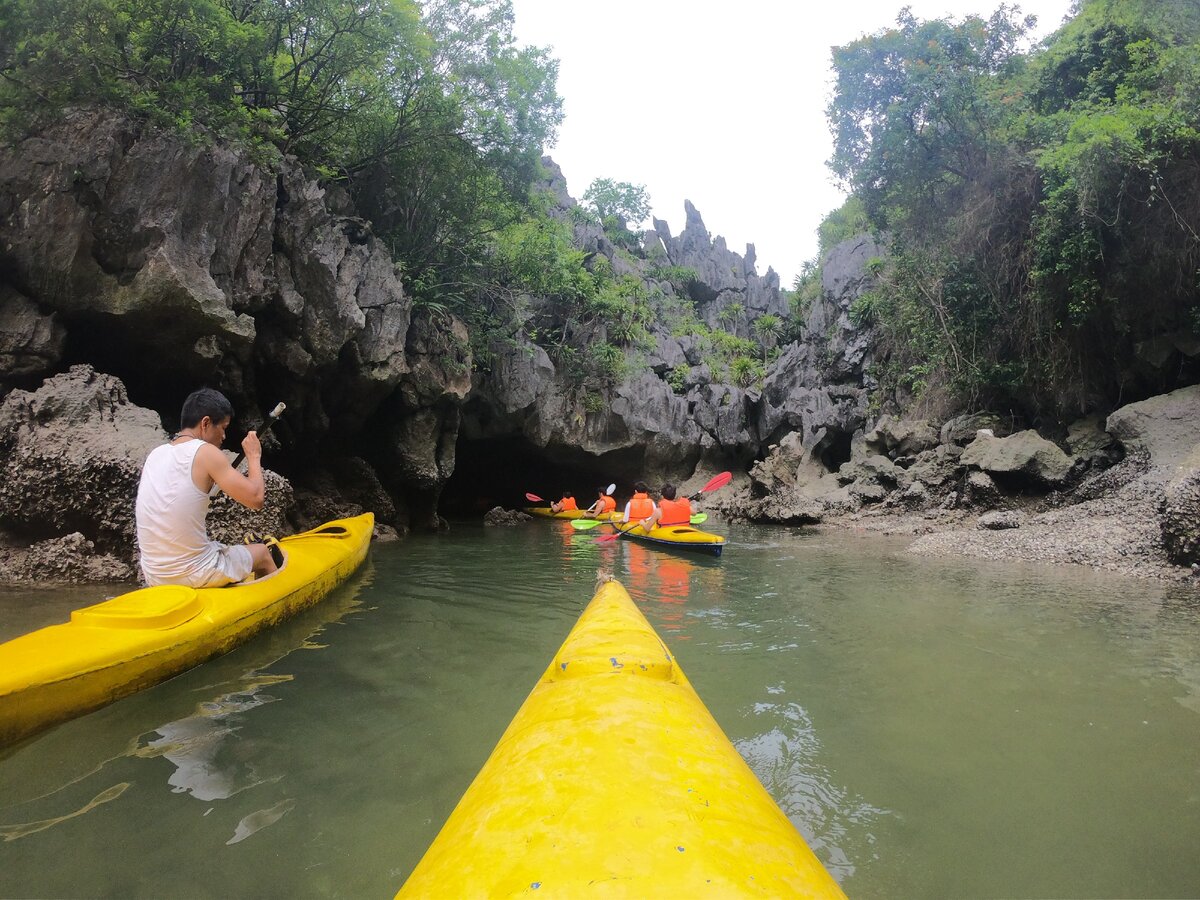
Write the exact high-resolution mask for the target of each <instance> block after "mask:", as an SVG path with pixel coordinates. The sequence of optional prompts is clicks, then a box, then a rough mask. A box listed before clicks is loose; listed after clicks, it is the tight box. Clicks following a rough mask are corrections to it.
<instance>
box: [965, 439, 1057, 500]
mask: <svg viewBox="0 0 1200 900" xmlns="http://www.w3.org/2000/svg"><path fill="white" fill-rule="evenodd" d="M959 462H960V463H961V464H962V465H964V466H974V467H975V468H977V469H982V470H983V471H985V472H988V473H990V474H993V475H994V474H1001V475H1021V476H1026V477H1029V478H1033V479H1034V480H1036V481H1038V482H1041V483H1042V484H1046V485H1051V486H1053V485H1058V484H1062V483H1063V482H1064V481H1066V479H1067V476H1068V475H1069V474H1070V472H1071V467H1072V465H1073V463H1072V460H1071V458H1070V457H1069V456H1067V454H1065V453H1063V452H1062V450H1060V449H1059V447H1058V445H1057V444H1053V443H1051V442H1050V441H1048V440H1046V439H1045V438H1043V437H1042V436H1041V435H1039V434H1038V433H1037V432H1036V431H1033V430H1032V429H1031V430H1028V431H1020V432H1017V433H1016V434H1014V435H1010V436H1008V437H1003V438H998V437H988V436H986V435H981V436H979V437H977V438H975V440H973V441H972V442H971V443H970V444H968V445H967V447H966V448H965V449H964V450H963V454H962V456H961V457H959Z"/></svg>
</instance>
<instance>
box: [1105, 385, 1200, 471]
mask: <svg viewBox="0 0 1200 900" xmlns="http://www.w3.org/2000/svg"><path fill="white" fill-rule="evenodd" d="M1104 427H1105V429H1106V430H1107V431H1108V432H1109V433H1110V434H1111V435H1112V436H1113V437H1115V438H1116V439H1117V440H1118V441H1120V442H1121V445H1122V446H1123V447H1124V448H1125V450H1126V452H1133V451H1145V452H1147V453H1149V454H1150V459H1151V464H1152V465H1154V466H1163V467H1172V466H1176V465H1178V464H1179V463H1180V462H1181V461H1182V460H1183V459H1184V457H1186V456H1187V455H1188V453H1190V452H1191V450H1192V448H1193V447H1195V446H1196V444H1198V443H1200V385H1192V386H1191V387H1185V388H1180V389H1179V390H1177V391H1172V392H1171V393H1169V394H1160V395H1158V396H1157V397H1150V398H1149V399H1147V400H1142V401H1140V402H1138V403H1130V404H1129V405H1128V406H1122V407H1121V408H1120V409H1118V410H1116V411H1115V412H1113V413H1112V414H1111V415H1110V416H1109V417H1108V420H1107V422H1105V425H1104Z"/></svg>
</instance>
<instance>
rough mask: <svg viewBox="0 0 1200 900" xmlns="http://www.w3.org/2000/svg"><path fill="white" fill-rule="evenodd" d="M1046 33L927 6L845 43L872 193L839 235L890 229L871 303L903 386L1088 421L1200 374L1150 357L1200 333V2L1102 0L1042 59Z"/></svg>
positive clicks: (845, 98)
mask: <svg viewBox="0 0 1200 900" xmlns="http://www.w3.org/2000/svg"><path fill="white" fill-rule="evenodd" d="M1030 24H1031V23H1030V21H1029V20H1028V19H1023V18H1021V17H1020V16H1019V15H1018V14H1017V12H1016V10H1015V8H1010V7H1006V6H1001V7H1000V8H999V10H997V12H996V13H994V14H993V15H992V16H991V17H990V18H988V19H986V20H985V19H982V18H979V17H967V18H965V19H963V20H962V21H960V22H952V21H948V20H932V21H927V22H922V21H918V20H916V19H915V18H914V17H913V16H912V15H911V14H910V13H909V12H908V11H907V10H906V11H904V12H902V13H901V15H900V17H899V18H898V20H897V27H895V28H893V29H888V30H886V31H884V32H880V33H878V34H875V35H870V36H866V37H863V38H861V39H860V40H858V41H855V42H853V43H851V44H849V45H847V46H845V47H841V48H838V49H836V50H835V52H834V65H835V70H836V85H835V90H834V95H833V99H832V101H831V103H830V106H829V117H830V123H831V127H832V128H833V132H834V137H835V150H834V155H833V157H832V159H831V161H830V166H831V168H832V169H833V171H834V172H835V173H836V174H837V175H838V176H839V177H840V178H841V179H842V181H843V183H844V184H845V185H846V186H847V187H848V188H849V189H851V190H852V192H853V197H852V200H851V202H848V203H847V205H846V206H845V207H843V209H842V210H841V211H839V213H838V214H837V215H836V216H831V217H830V218H829V219H827V220H826V223H825V225H824V226H823V228H822V232H821V238H822V242H823V244H824V242H825V241H827V240H828V241H832V240H835V239H836V238H837V237H840V236H844V235H845V234H846V232H847V231H848V230H852V229H861V228H862V227H863V225H865V224H866V225H869V226H870V228H871V229H872V230H876V231H879V232H886V233H887V234H888V235H889V237H890V240H891V249H890V257H889V259H888V260H887V261H886V262H885V263H884V264H882V265H881V266H880V267H879V269H878V272H877V274H878V276H879V278H880V286H879V288H878V289H877V290H875V291H872V292H871V293H870V294H868V295H865V296H863V297H861V298H860V299H859V300H858V301H857V302H856V303H855V305H854V307H853V308H852V310H851V315H852V317H854V318H855V320H856V321H860V322H867V321H871V322H874V323H876V324H877V325H878V326H879V328H880V330H881V332H882V334H883V335H884V339H885V344H886V353H885V364H884V366H883V369H882V370H881V373H880V374H881V377H882V379H883V380H884V383H885V386H887V387H890V388H891V389H893V390H894V391H896V392H898V395H899V396H904V395H907V396H911V395H912V394H919V393H921V392H926V391H929V390H931V389H936V390H938V391H942V392H945V393H947V394H949V395H951V396H953V397H956V398H958V399H959V400H960V401H963V402H966V403H977V404H988V405H995V406H1000V407H1004V408H1009V409H1013V410H1017V411H1022V412H1025V413H1027V414H1029V415H1037V414H1040V413H1047V412H1048V413H1052V414H1062V415H1068V414H1073V413H1075V412H1079V411H1082V410H1085V409H1089V408H1093V407H1095V406H1097V405H1104V404H1111V403H1115V402H1118V401H1119V400H1121V399H1122V398H1128V397H1129V396H1130V395H1135V394H1142V395H1144V394H1146V393H1149V392H1152V391H1155V390H1163V389H1170V388H1171V387H1175V386H1178V384H1180V383H1189V382H1190V381H1195V380H1196V379H1197V377H1200V372H1197V371H1190V370H1188V369H1187V367H1186V365H1184V366H1183V367H1181V368H1179V369H1178V370H1177V371H1175V372H1173V373H1168V374H1166V375H1164V374H1163V373H1162V372H1161V371H1158V370H1154V369H1152V368H1151V367H1146V366H1142V365H1140V364H1139V358H1138V347H1139V345H1140V344H1142V343H1143V342H1146V341H1150V340H1154V339H1158V338H1162V337H1164V336H1169V335H1172V334H1177V333H1185V334H1190V335H1191V336H1192V339H1194V338H1195V337H1196V336H1200V332H1197V330H1196V323H1197V316H1196V310H1197V309H1200V293H1198V278H1197V276H1198V274H1200V234H1198V232H1200V166H1198V165H1197V163H1196V160H1197V158H1198V157H1197V153H1198V151H1200V89H1198V88H1200V7H1197V6H1196V4H1194V3H1190V2H1186V0H1081V3H1080V9H1079V11H1078V13H1077V15H1076V16H1075V17H1074V18H1073V19H1072V20H1071V21H1070V22H1068V23H1067V24H1066V25H1065V26H1064V27H1063V28H1062V29H1060V30H1059V32H1057V33H1056V34H1055V35H1053V36H1052V37H1051V38H1050V39H1049V40H1048V41H1047V42H1046V43H1045V45H1043V46H1041V47H1038V48H1035V49H1034V50H1033V51H1031V52H1025V51H1024V49H1023V48H1024V46H1025V43H1026V35H1027V29H1028V27H1029V26H1030ZM798 287H799V285H798ZM797 293H799V290H798V291H797Z"/></svg>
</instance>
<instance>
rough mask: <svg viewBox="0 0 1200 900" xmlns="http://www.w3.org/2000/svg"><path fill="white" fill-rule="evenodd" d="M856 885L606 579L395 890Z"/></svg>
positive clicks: (597, 892)
mask: <svg viewBox="0 0 1200 900" xmlns="http://www.w3.org/2000/svg"><path fill="white" fill-rule="evenodd" d="M518 895H520V896H546V897H583V896H604V897H631V898H644V897H699V896H704V897H733V896H738V897H740V896H765V897H845V895H844V894H843V893H842V890H841V888H839V887H838V885H837V882H835V881H834V880H833V878H832V876H830V874H829V873H828V872H827V871H825V869H824V868H823V867H822V866H821V863H820V861H818V859H817V857H816V856H815V855H814V854H813V852H812V851H811V850H810V849H809V847H808V845H807V844H806V843H805V842H804V839H803V838H802V837H801V836H800V833H799V832H798V831H796V829H795V827H794V826H793V825H792V823H791V822H790V821H789V820H788V818H787V816H785V815H784V814H783V812H782V811H781V810H780V809H779V807H778V806H776V805H775V802H774V801H773V800H772V799H771V797H770V795H769V794H768V793H767V792H766V790H764V788H763V786H762V785H761V784H760V783H759V782H758V779H757V778H755V776H754V773H753V772H752V771H751V770H750V767H749V766H747V765H746V763H745V761H744V760H743V759H742V757H741V756H739V755H738V752H737V750H736V749H735V748H734V746H733V745H732V744H731V743H730V742H729V739H728V738H726V737H725V734H724V732H722V731H721V727H720V726H719V725H718V724H717V723H716V721H715V720H714V719H713V717H712V716H711V715H710V714H709V712H708V710H707V709H706V708H705V706H704V704H703V703H702V702H701V700H700V697H699V696H698V695H697V694H696V692H695V691H694V690H693V689H692V686H691V684H690V683H689V682H688V680H687V678H686V677H684V674H683V672H682V671H681V670H680V668H679V665H678V664H677V663H676V662H675V659H674V658H673V657H672V656H671V653H670V651H669V650H667V648H666V646H665V645H664V644H663V643H662V641H661V640H660V639H659V637H658V635H657V634H655V632H654V629H653V628H651V627H650V624H649V623H648V622H647V621H646V619H645V617H644V616H643V615H642V614H641V612H640V611H639V610H638V609H637V607H636V606H634V604H633V601H632V600H630V598H629V595H628V594H627V593H626V592H625V589H624V588H623V587H621V585H620V584H618V583H617V582H615V581H610V582H608V583H607V584H605V585H603V586H602V587H601V588H600V590H598V591H597V592H596V596H595V597H594V598H592V602H591V603H590V604H589V605H588V608H587V609H586V610H584V613H583V615H582V616H581V617H580V618H579V621H578V622H577V623H576V624H575V627H574V628H573V629H572V630H571V633H570V634H569V635H568V636H567V639H566V641H565V642H564V643H563V645H562V647H560V648H559V650H558V653H557V655H556V656H555V657H554V659H553V660H552V661H551V663H550V666H549V668H548V669H547V670H546V672H545V674H544V675H542V678H541V680H540V681H538V683H537V684H536V685H535V686H534V689H533V692H532V693H531V694H530V695H529V697H528V698H527V699H526V700H525V703H524V704H523V705H522V706H521V709H520V710H519V711H518V712H517V715H516V717H515V718H514V719H513V720H512V723H511V724H510V725H509V726H508V729H507V730H506V731H505V732H504V734H503V736H502V737H501V738H500V742H499V744H497V745H496V748H495V750H493V751H492V755H491V756H490V757H489V758H488V760H487V762H486V763H484V766H483V769H482V770H480V772H479V774H478V775H477V776H476V778H475V781H474V782H472V784H471V786H470V787H469V788H468V789H467V792H466V794H465V795H464V796H463V798H462V800H460V801H459V803H458V806H457V807H455V809H454V811H453V812H452V813H451V814H450V818H449V819H448V820H447V821H446V824H445V825H444V826H443V827H442V830H441V832H440V833H439V834H438V836H437V838H436V839H435V840H434V842H433V844H432V846H430V848H429V850H428V851H427V852H426V853H425V856H424V857H423V858H422V859H421V861H420V862H419V863H418V864H417V867H416V868H415V869H414V870H413V872H412V874H411V875H410V876H409V878H408V880H407V881H406V882H405V884H404V886H403V887H402V888H401V889H400V892H399V893H398V894H397V896H398V897H406V898H408V897H515V896H518Z"/></svg>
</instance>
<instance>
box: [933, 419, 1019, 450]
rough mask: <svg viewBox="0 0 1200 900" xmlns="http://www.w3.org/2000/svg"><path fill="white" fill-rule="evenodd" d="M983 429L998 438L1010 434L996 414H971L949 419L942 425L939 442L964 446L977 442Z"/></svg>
mask: <svg viewBox="0 0 1200 900" xmlns="http://www.w3.org/2000/svg"><path fill="white" fill-rule="evenodd" d="M981 429H987V430H989V431H991V432H992V434H993V435H995V436H996V437H1004V436H1005V435H1007V434H1008V433H1009V431H1008V428H1007V426H1006V424H1005V422H1004V420H1002V419H1001V418H1000V417H999V416H997V415H995V414H994V413H988V412H982V413H970V414H969V415H965V416H955V417H954V418H952V419H947V420H946V422H945V423H944V424H943V425H942V429H941V433H940V434H939V440H940V442H941V443H943V444H957V445H959V446H964V445H966V444H969V443H971V441H973V440H975V438H976V435H977V433H978V432H979V431H980V430H981Z"/></svg>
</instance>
